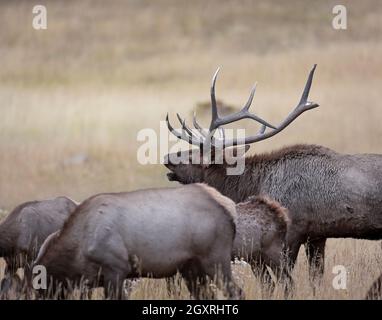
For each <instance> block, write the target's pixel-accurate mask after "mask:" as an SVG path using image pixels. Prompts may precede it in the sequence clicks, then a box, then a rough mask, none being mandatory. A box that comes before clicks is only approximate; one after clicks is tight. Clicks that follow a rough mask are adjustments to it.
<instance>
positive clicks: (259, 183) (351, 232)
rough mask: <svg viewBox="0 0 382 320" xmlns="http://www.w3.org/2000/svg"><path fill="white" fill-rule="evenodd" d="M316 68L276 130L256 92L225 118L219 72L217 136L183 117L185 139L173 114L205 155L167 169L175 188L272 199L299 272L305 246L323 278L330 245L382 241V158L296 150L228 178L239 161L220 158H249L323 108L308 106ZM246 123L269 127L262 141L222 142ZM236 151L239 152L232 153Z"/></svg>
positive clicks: (169, 160) (259, 159)
mask: <svg viewBox="0 0 382 320" xmlns="http://www.w3.org/2000/svg"><path fill="white" fill-rule="evenodd" d="M315 67H316V66H314V68H313V69H312V70H311V72H310V74H309V77H308V80H307V82H306V85H305V88H304V91H303V94H302V97H301V99H300V102H299V103H298V105H297V107H296V108H295V109H294V110H293V111H292V112H291V113H290V114H289V115H288V116H287V117H286V119H285V120H284V121H282V122H281V124H280V125H278V126H276V127H275V126H272V125H270V124H269V123H268V122H266V121H264V120H263V119H261V118H259V117H258V116H256V115H255V114H253V113H250V112H249V107H250V105H251V102H252V99H253V96H254V93H255V89H253V90H252V92H251V95H250V97H249V99H248V102H247V103H246V104H245V106H244V107H243V109H242V110H241V111H239V112H237V113H235V114H231V115H228V116H224V117H222V116H219V114H218V110H217V107H216V99H215V82H216V76H217V73H215V75H214V77H213V80H212V86H211V106H212V120H211V124H210V127H209V130H204V129H203V128H202V127H201V126H200V125H199V124H198V122H197V121H196V119H195V117H194V126H195V129H196V130H191V129H190V128H189V127H188V126H187V125H186V123H185V121H184V120H183V119H182V118H181V117H180V116H179V115H178V118H179V120H180V122H181V126H182V131H181V132H179V131H177V130H175V129H174V128H173V127H172V126H171V125H170V123H169V120H168V115H167V124H168V128H169V130H170V131H171V132H172V133H173V134H174V135H175V136H177V137H178V138H179V139H183V140H185V141H188V142H189V143H190V144H192V145H196V146H198V149H193V151H194V152H190V151H183V152H178V153H176V154H169V155H167V156H166V158H165V165H166V166H167V168H168V169H170V171H171V172H170V173H168V178H169V180H170V181H178V182H180V183H182V184H187V183H194V182H204V183H207V184H209V185H211V186H213V187H215V188H216V189H217V190H219V191H220V192H221V193H222V194H224V195H225V196H228V197H230V198H231V199H233V200H234V201H235V202H241V201H244V200H245V199H246V198H248V197H249V196H251V195H268V196H269V197H270V198H272V199H275V200H277V201H278V202H280V203H281V205H283V206H284V207H286V208H287V209H288V210H289V213H290V220H291V224H290V227H289V229H288V235H287V245H288V250H289V254H288V258H289V262H290V264H291V266H292V265H293V264H294V262H295V260H296V258H297V254H298V251H299V248H300V246H301V244H304V243H305V248H306V251H307V254H308V258H309V264H310V267H311V268H310V269H311V271H314V270H315V271H316V272H317V271H318V272H319V273H322V272H323V259H324V250H325V241H326V239H327V238H331V237H353V238H362V239H380V238H381V237H382V215H381V212H382V196H381V195H382V156H381V155H376V154H356V155H347V154H339V153H337V152H335V151H332V150H330V149H328V148H325V147H322V146H317V145H293V146H289V147H284V148H282V149H280V150H278V151H275V152H271V153H266V154H260V155H253V156H250V157H246V158H245V159H244V160H245V166H244V168H243V173H242V174H241V175H228V174H227V169H228V168H229V167H230V166H232V155H230V154H229V153H228V152H225V153H223V161H222V163H221V162H217V161H215V160H216V159H215V158H214V154H215V153H216V151H217V150H221V149H223V150H225V151H228V150H230V151H231V153H232V152H233V153H235V152H236V153H238V152H239V151H240V150H242V149H243V147H239V145H244V150H243V154H244V153H245V152H246V151H247V150H248V149H249V144H251V143H255V142H258V141H261V140H264V139H267V138H270V137H272V136H274V135H275V134H277V133H279V132H280V131H282V130H283V129H285V128H286V127H287V126H288V125H289V124H290V123H291V122H292V121H294V120H295V119H296V118H297V117H298V116H300V115H301V114H302V113H303V112H305V111H307V110H311V109H313V108H316V107H318V104H316V103H313V102H309V101H308V95H309V91H310V87H311V84H312V79H313V74H314V71H315ZM245 118H249V119H253V120H255V121H257V122H259V123H261V124H262V126H261V129H260V131H259V132H258V133H257V134H256V135H254V136H249V137H246V138H245V139H241V140H239V139H227V138H225V136H224V134H222V135H221V136H222V138H220V139H219V138H217V137H215V132H216V130H217V129H219V130H221V128H222V126H223V125H226V124H229V123H232V122H234V121H238V120H241V119H245ZM229 146H234V148H229V149H225V148H226V147H229ZM195 150H196V151H197V152H195ZM232 150H233V151H232ZM206 154H209V159H208V160H209V162H207V163H205V162H206V161H204V163H203V160H204V158H205V156H206ZM174 159H175V161H174ZM234 159H235V158H234ZM219 160H220V159H219ZM316 272H312V273H311V274H313V275H314V274H317V273H316Z"/></svg>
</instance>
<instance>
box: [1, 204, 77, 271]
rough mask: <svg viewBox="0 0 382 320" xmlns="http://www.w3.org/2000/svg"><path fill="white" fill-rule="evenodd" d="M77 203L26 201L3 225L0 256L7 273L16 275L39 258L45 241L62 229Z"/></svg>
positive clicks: (6, 218) (5, 219)
mask: <svg viewBox="0 0 382 320" xmlns="http://www.w3.org/2000/svg"><path fill="white" fill-rule="evenodd" d="M76 207H77V204H76V203H75V202H74V201H73V200H71V199H69V198H67V197H57V198H55V199H50V200H42V201H31V202H25V203H23V204H21V205H19V206H17V207H16V208H15V209H14V210H13V211H12V212H11V213H10V214H9V215H8V216H7V217H5V218H4V220H3V221H2V222H1V224H0V257H3V258H4V259H5V261H6V263H7V266H6V273H7V272H10V273H15V272H16V271H17V269H18V268H21V267H24V263H30V262H32V261H33V259H35V258H36V255H37V253H38V250H39V249H40V246H41V244H42V243H43V241H44V240H45V239H46V238H47V237H48V236H49V235H50V234H51V233H53V232H55V231H57V230H59V229H60V228H61V227H62V226H63V224H64V221H65V220H66V218H67V217H68V216H69V215H70V214H71V213H72V212H73V211H74V209H75V208H76Z"/></svg>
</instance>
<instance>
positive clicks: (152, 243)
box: [35, 184, 241, 298]
mask: <svg viewBox="0 0 382 320" xmlns="http://www.w3.org/2000/svg"><path fill="white" fill-rule="evenodd" d="M195 199H197V201H195ZM235 219H236V211H235V204H234V202H233V201H232V200H230V199H229V198H227V197H224V196H222V195H221V194H220V193H219V192H217V191H216V190H215V189H213V188H211V187H208V186H207V185H203V184H193V185H188V186H183V187H180V188H168V189H148V190H140V191H135V192H128V193H114V194H99V195H96V196H93V197H91V198H89V199H87V200H85V201H84V202H83V203H82V204H81V205H80V206H79V207H78V208H77V209H76V211H75V212H74V213H73V214H72V215H71V216H70V218H69V219H68V220H67V222H66V223H65V224H64V226H63V228H62V229H61V230H60V231H58V232H57V233H56V234H54V235H52V236H50V237H49V238H48V239H47V240H46V242H45V243H44V244H43V245H42V247H41V249H40V252H39V254H38V257H37V259H36V261H35V265H43V266H45V267H46V269H47V274H48V276H49V277H52V279H53V281H54V285H57V283H62V284H64V283H66V282H67V280H70V281H71V282H72V283H74V284H76V283H79V282H80V281H81V280H84V279H85V280H86V281H87V282H88V284H89V285H90V287H95V286H102V287H104V289H105V296H106V297H117V298H121V297H122V283H123V281H124V279H128V278H136V277H152V278H166V277H171V276H173V275H174V274H176V273H177V272H178V271H179V272H180V273H181V274H182V276H183V277H184V279H185V280H186V283H187V286H188V288H189V290H190V292H191V294H192V295H193V296H194V297H196V298H201V297H203V294H204V292H206V291H205V290H204V291H203V290H202V289H206V288H207V287H206V286H204V285H203V284H206V282H205V280H206V276H209V277H210V278H212V279H213V278H214V276H216V275H217V274H218V273H217V270H218V269H220V270H221V275H222V284H223V283H224V289H226V290H227V293H228V294H229V297H230V298H235V297H239V296H240V294H241V290H240V289H239V288H238V287H237V286H236V285H235V284H234V282H233V281H232V277H231V264H230V261H231V251H232V244H233V239H234V236H235ZM198 281H200V284H198ZM222 288H223V287H222ZM53 290H54V289H53ZM206 290H207V289H206Z"/></svg>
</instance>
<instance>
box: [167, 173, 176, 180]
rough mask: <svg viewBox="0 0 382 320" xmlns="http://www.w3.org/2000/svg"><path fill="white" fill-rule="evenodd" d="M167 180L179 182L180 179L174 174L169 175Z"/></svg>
mask: <svg viewBox="0 0 382 320" xmlns="http://www.w3.org/2000/svg"><path fill="white" fill-rule="evenodd" d="M167 179H168V180H169V181H178V177H177V176H176V174H175V173H174V172H169V173H167Z"/></svg>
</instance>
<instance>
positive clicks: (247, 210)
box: [232, 196, 291, 284]
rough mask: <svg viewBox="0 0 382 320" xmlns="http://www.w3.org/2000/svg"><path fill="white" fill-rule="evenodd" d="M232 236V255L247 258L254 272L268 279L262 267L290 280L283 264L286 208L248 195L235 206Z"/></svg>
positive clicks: (287, 216)
mask: <svg viewBox="0 0 382 320" xmlns="http://www.w3.org/2000/svg"><path fill="white" fill-rule="evenodd" d="M236 212H237V221H236V237H235V241H234V244H233V251H232V258H238V259H243V260H245V261H247V262H248V263H249V264H250V265H251V267H252V270H253V272H254V273H255V274H259V275H260V276H264V277H265V280H266V282H268V283H269V284H271V279H270V277H269V274H268V270H267V268H266V266H269V267H270V268H271V269H272V271H273V272H274V274H275V275H276V276H277V277H279V276H283V277H284V278H285V280H289V281H291V278H290V275H289V272H288V270H287V269H286V268H285V267H286V266H285V265H284V263H285V261H284V259H283V258H284V254H285V246H286V235H287V230H288V225H289V215H288V211H287V209H285V208H283V207H282V206H281V205H280V204H279V203H277V202H276V201H274V200H271V199H268V198H267V197H260V196H251V197H249V198H248V199H247V200H246V201H245V202H240V203H238V204H237V205H236Z"/></svg>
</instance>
